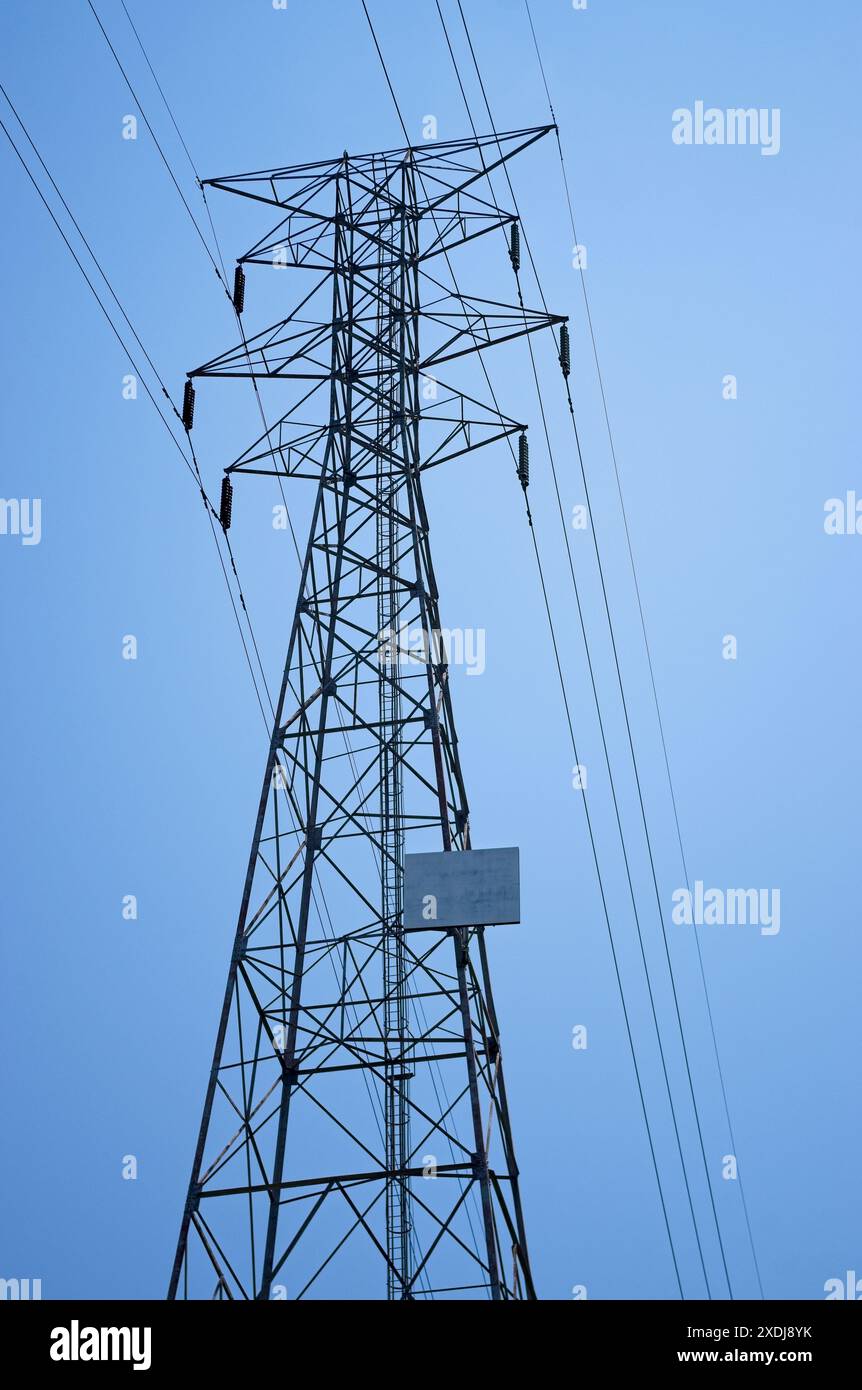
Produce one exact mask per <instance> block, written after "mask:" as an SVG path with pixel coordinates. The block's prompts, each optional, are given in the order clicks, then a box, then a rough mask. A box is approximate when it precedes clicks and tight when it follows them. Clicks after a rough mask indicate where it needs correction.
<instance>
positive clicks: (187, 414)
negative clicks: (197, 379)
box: [183, 378, 195, 430]
mask: <svg viewBox="0 0 862 1390" xmlns="http://www.w3.org/2000/svg"><path fill="white" fill-rule="evenodd" d="M194 422H195V388H194V386H193V385H192V383H191V378H189V379H188V380H187V381H186V386H185V390H184V391H183V429H185V430H190V429H191V427H192V425H193V424H194Z"/></svg>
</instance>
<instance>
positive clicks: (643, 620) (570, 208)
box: [524, 0, 764, 1298]
mask: <svg viewBox="0 0 862 1390" xmlns="http://www.w3.org/2000/svg"><path fill="white" fill-rule="evenodd" d="M524 7H525V9H526V12H527V19H528V21H529V26H530V33H531V35H532V40H533V46H534V48H535V51H536V58H537V60H538V64H539V71H540V73H541V77H542V85H543V86H544V89H545V95H546V96H547V99H548V109H549V111H550V113H551V117H552V120H553V122H554V133H555V136H556V143H557V151H558V154H559V161H560V169H561V173H562V178H563V187H564V191H565V197H566V203H567V206H568V211H569V220H570V224H571V228H572V238H573V240H574V243H575V245H579V242H578V234H577V229H576V226H575V213H574V206H573V201H572V195H571V190H570V187H569V178H568V172H567V169H566V161H565V157H564V155H563V146H562V139H561V136H560V130H559V125H558V123H557V118H556V114H555V111H554V105H553V101H552V100H551V92H550V88H549V86H548V80H547V74H546V72H545V65H544V62H543V61H542V54H541V50H540V48H539V42H538V38H537V35H536V29H535V25H534V23H533V16H532V12H531V9H530V3H529V0H524ZM578 269H579V272H580V282H581V291H582V294H583V300H584V309H585V312H586V320H587V326H588V331H589V335H590V343H591V347H592V355H593V361H594V364H595V368H596V377H597V381H598V386H599V393H600V397H601V402H602V412H603V415H604V421H605V428H606V431H607V436H608V444H609V446H610V454H611V459H612V462H613V469H614V478H615V481H616V487H617V494H618V496H619V501H620V511H621V513H622V518H623V528H624V532H625V538H626V548H627V550H628V557H629V564H630V567H631V572H632V579H633V581H634V589H635V595H636V598H637V606H638V615H639V619H640V627H641V632H642V634H643V640H644V649H645V651H646V657H647V665H648V669H649V677H650V685H651V688H652V696H653V704H654V706H655V712H656V719H657V722H658V729H659V735H660V740H661V747H662V756H663V760H664V767H665V773H666V775H667V782H668V788H669V791H670V798H671V805H672V808H673V818H674V825H675V829H676V838H677V842H678V844H679V851H680V859H681V861H682V867H683V873H684V876H685V881H686V885H687V886H688V888H689V890H690V888H691V880H690V876H689V871H688V863H687V859H686V854H685V848H684V845H683V838H682V829H681V825H680V819H679V810H678V804H677V798H676V791H675V788H674V783H673V776H672V774H671V768H670V756H669V753H668V747H667V740H666V737H665V730H664V721H663V719H662V715H661V707H660V702H659V698H658V687H657V684H656V678H655V668H654V665H653V660H652V651H651V648H650V642H649V637H648V635H647V627H646V617H645V614H644V608H643V602H642V598H641V591H640V584H639V582H638V577H637V567H636V565H635V558H634V547H633V545H632V539H631V531H630V528H629V521H628V512H627V509H626V505H625V499H624V496H623V489H622V479H621V475H620V470H619V464H618V460H617V452H616V445H615V442H614V435H613V430H612V428H611V420H610V412H609V409H608V402H607V394H606V391H605V384H604V376H603V373H602V369H601V364H600V360H599V352H598V344H597V341H596V334H595V329H594V325H593V316H592V312H591V309H590V301H589V295H588V292H587V281H586V275H585V274H584V267H583V264H582V263H580V261H579V265H578ZM695 945H696V947H697V958H698V964H699V968H700V977H701V981H702V984H703V991H704V998H705V1001H706V1009H707V1016H708V1019H709V1027H710V1033H711V1037H712V1045H713V1053H714V1056H715V1062H716V1068H717V1070H718V1075H719V1081H720V1085H721V1093H722V1100H723V1106H724V1113H725V1118H726V1120H727V1128H728V1134H729V1135H730V1142H731V1145H732V1146H733V1150H734V1152H736V1139H735V1137H734V1132H733V1123H732V1121H731V1116H730V1104H729V1100H728V1096H727V1088H726V1084H725V1079H724V1071H723V1068H722V1065H721V1056H720V1052H719V1047H718V1038H717V1033H716V1028H715V1021H714V1016H713V1012H712V1004H711V1001H710V996H709V989H708V986H707V982H706V970H705V966H704V962H703V952H702V950H701V945H700V938H699V937H698V936H697V933H695ZM710 1192H711V1187H710ZM739 1195H740V1199H741V1202H742V1208H743V1214H744V1218H745V1224H746V1230H747V1233H748V1241H749V1245H750V1248H751V1255H752V1260H753V1263H754V1268H755V1273H756V1276H757V1284H758V1288H759V1290H760V1297H761V1298H763V1297H764V1292H763V1282H762V1279H761V1274H760V1265H759V1262H758V1259H757V1251H756V1248H755V1244H754V1235H753V1232H752V1227H751V1220H750V1216H749V1211H748V1203H747V1201H746V1197H745V1189H744V1186H743V1182H742V1177H741V1175H740V1176H739Z"/></svg>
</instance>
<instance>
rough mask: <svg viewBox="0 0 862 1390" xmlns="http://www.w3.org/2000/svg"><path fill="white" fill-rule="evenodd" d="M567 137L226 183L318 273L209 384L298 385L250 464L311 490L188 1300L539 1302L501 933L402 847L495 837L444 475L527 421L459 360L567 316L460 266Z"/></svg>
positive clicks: (348, 162) (411, 154)
mask: <svg viewBox="0 0 862 1390" xmlns="http://www.w3.org/2000/svg"><path fill="white" fill-rule="evenodd" d="M550 128H551V127H539V128H536V129H531V130H523V131H517V132H514V133H510V134H506V135H500V136H496V135H495V136H491V137H485V138H479V139H472V140H462V141H454V142H450V143H446V144H443V143H439V144H433V145H425V146H420V147H416V148H410V149H403V150H394V151H387V152H384V153H378V154H372V155H365V156H360V157H353V156H348V155H347V154H345V155H344V156H343V157H342V158H340V159H336V160H331V161H327V162H324V163H317V164H306V165H302V166H299V167H294V168H289V169H278V170H270V171H265V172H258V173H252V174H247V175H243V176H238V177H231V178H220V179H213V180H209V181H208V183H209V184H210V186H213V187H216V188H220V189H225V190H227V191H229V192H232V193H236V194H239V195H241V196H243V197H245V198H248V199H252V200H257V201H259V202H261V203H263V204H267V205H272V206H274V207H276V208H278V209H279V217H280V220H279V222H278V225H277V226H276V227H275V229H274V230H273V231H271V232H269V233H268V234H267V235H266V236H265V237H264V238H263V239H262V240H261V241H260V242H258V243H257V244H256V245H255V246H254V247H252V249H251V250H250V251H249V252H248V253H247V254H246V255H245V256H243V257H242V258H241V261H240V265H248V264H252V263H260V264H266V265H273V264H275V265H279V266H285V265H286V266H294V267H297V268H302V269H304V270H306V271H311V272H314V273H315V276H314V287H313V288H312V290H311V291H310V292H309V293H308V294H307V295H306V296H305V298H304V299H303V301H302V303H301V305H300V306H299V308H298V309H297V310H295V311H294V313H292V314H291V315H290V316H289V317H288V318H286V319H284V320H282V321H280V322H278V323H276V324H275V325H274V326H272V327H270V328H268V329H266V330H265V331H264V332H261V333H257V334H255V335H254V336H251V337H249V338H246V339H243V341H242V342H240V343H239V344H238V345H237V346H236V347H235V348H234V349H233V350H231V351H229V352H226V353H225V354H224V355H223V356H221V357H218V358H216V359H214V360H213V361H211V362H208V363H207V364H206V365H205V366H203V367H200V368H199V369H198V370H197V371H195V372H193V373H191V374H190V379H192V378H193V379H195V380H197V379H199V378H204V377H254V378H268V379H271V380H275V381H278V382H279V383H282V384H283V390H284V392H285V394H286V395H287V397H288V404H289V408H288V409H287V410H286V411H285V413H284V414H283V415H282V416H281V418H280V419H279V420H278V422H277V423H276V424H275V425H273V426H272V427H271V428H269V429H267V430H266V432H265V433H264V434H263V435H262V436H261V437H260V438H259V439H257V441H256V442H255V443H254V444H253V445H252V446H251V447H249V448H248V449H247V450H246V451H245V452H244V453H243V454H242V456H241V457H240V458H238V459H237V460H236V462H235V463H233V464H232V465H231V467H230V468H229V469H228V470H227V472H228V475H229V477H230V478H231V479H232V480H234V481H235V480H236V479H237V477H238V476H239V475H240V474H276V475H278V476H279V477H280V478H281V479H284V480H287V479H292V478H304V479H306V480H309V481H310V483H311V484H313V491H314V502H313V507H312V513H311V526H310V534H309V537H308V543H307V548H306V550H305V553H304V557H303V559H302V575H301V585H300V593H299V597H298V601H297V604H296V610H295V614H294V618H293V623H292V627H291V631H290V639H289V645H288V652H287V659H286V663H285V667H284V675H283V680H282V683H281V688H280V692H279V695H278V700H277V706H276V716H275V721H274V726H273V731H272V740H271V746H270V751H269V757H268V760H267V764H266V769H265V774H264V779H263V787H262V791H261V796H260V803H259V807H258V812H257V820H256V823H255V828H254V836H253V841H252V847H251V854H250V859H249V864H248V871H247V875H246V879H245V886H244V889H243V894H242V903H241V907H240V912H239V920H238V923H237V930H236V938H235V946H234V950H233V954H232V957H231V962H230V969H229V974H228V981H227V988H226V991H225V997H224V1005H223V1008H222V1013H221V1019H220V1023H219V1028H218V1036H217V1040H216V1046H215V1055H214V1058H213V1064H212V1071H211V1074H210V1079H209V1085H208V1087H207V1092H206V1098H205V1102H204V1110H203V1118H202V1122H201V1127H200V1135H199V1140H198V1144H197V1148H196V1152H195V1157H194V1165H193V1170H192V1177H191V1182H190V1186H189V1192H188V1200H187V1203H186V1207H185V1211H184V1214H183V1219H182V1226H181V1232H180V1238H179V1243H178V1247H177V1253H176V1259H175V1263H174V1268H173V1273H172V1278H171V1283H170V1293H169V1297H171V1298H182V1297H206V1298H209V1297H225V1298H240V1299H242V1298H247V1299H253V1298H261V1299H269V1298H278V1297H287V1298H303V1297H305V1298H307V1297H332V1296H335V1297H380V1296H384V1295H385V1296H387V1297H389V1298H391V1299H411V1298H426V1297H455V1298H470V1297H490V1298H495V1299H510V1298H523V1297H527V1298H531V1297H534V1296H535V1295H534V1290H533V1282H532V1278H531V1274H530V1266H529V1260H528V1255H527V1243H526V1237H525V1233H524V1222H523V1215H522V1210H521V1202H520V1197H519V1190H518V1169H517V1165H516V1162H515V1153H514V1148H513V1143H512V1134H511V1129H510V1124H509V1115H508V1109H507V1103H506V1091H505V1085H504V1077H503V1068H502V1060H501V1048H500V1033H499V1028H498V1023H497V1017H496V1014H495V1009H494V1001H493V996H492V992H491V982H490V976H489V971H488V959H487V954H486V944H485V939H484V929H483V928H481V927H480V928H475V927H474V928H458V929H454V930H442V929H439V928H436V927H434V926H433V923H429V927H428V929H427V930H408V929H405V927H404V926H403V923H402V917H401V899H402V873H403V856H404V852H405V844H406V845H407V847H408V849H410V848H412V847H416V848H417V849H434V850H439V849H441V848H442V849H443V850H445V851H451V852H453V853H457V852H459V851H463V850H466V849H469V848H470V844H471V840H470V814H469V807H468V801H467V793H466V789H465V786H464V781H463V777H462V773H461V765H460V761H459V755H458V741H457V737H456V733H455V724H454V719H453V713H452V703H451V698H450V688H449V683H448V678H447V677H448V665H447V654H446V651H445V649H444V648H443V647H442V646H441V642H440V640H439V636H438V634H440V633H441V630H442V629H441V623H440V613H439V608H438V591H437V584H436V581H435V577H434V570H433V566H432V561H431V551H430V546H429V528H428V517H427V515H426V509H425V503H424V500H423V490H422V484H423V474H424V473H425V472H426V471H427V470H428V469H431V468H434V467H438V466H439V465H441V464H443V463H445V462H447V461H450V460H452V459H456V458H459V457H460V456H462V455H464V454H466V453H467V452H469V451H472V450H475V449H479V448H482V447H484V446H486V445H490V444H493V443H494V442H496V441H500V440H504V439H506V438H507V437H509V436H516V435H517V436H521V435H522V434H523V430H524V426H523V425H521V424H519V423H518V422H516V421H514V420H511V419H508V418H506V417H505V416H503V415H501V414H500V412H499V410H497V409H496V408H493V409H492V408H491V407H489V406H487V405H482V404H480V403H479V402H478V401H476V400H474V399H471V398H470V397H468V396H466V395H464V394H462V393H461V392H459V391H457V390H455V389H453V388H451V387H448V386H445V385H444V384H443V383H442V381H440V379H439V377H438V375H437V374H438V371H439V369H440V368H442V367H444V364H448V363H450V362H452V361H454V360H455V359H458V358H460V357H463V356H465V355H466V354H475V353H479V352H482V351H484V350H485V349H488V348H490V347H492V346H493V345H495V344H496V343H498V342H501V341H504V340H506V339H509V338H514V337H517V336H520V335H523V334H526V333H531V332H534V331H536V330H539V329H544V328H548V327H550V326H552V325H554V324H560V323H562V322H563V320H562V319H561V318H557V317H556V316H553V315H549V314H547V313H540V312H533V311H529V310H524V309H523V308H521V307H517V308H516V307H510V306H507V305H502V304H499V303H496V302H491V301H486V300H480V299H475V298H472V297H468V296H465V295H462V294H461V293H460V292H459V291H458V290H457V288H453V289H449V288H447V287H446V286H445V285H443V284H442V283H441V280H440V278H439V277H438V276H437V275H435V273H434V265H433V262H434V260H435V258H442V261H438V264H441V265H442V264H444V263H447V264H448V261H449V256H450V254H451V253H452V252H454V251H455V250H456V249H457V248H458V247H459V246H460V245H461V244H463V243H464V242H467V241H470V240H472V239H473V238H475V237H479V236H482V235H483V234H486V233H488V232H491V231H493V230H495V229H499V228H501V227H503V228H507V227H508V226H509V225H510V224H514V221H515V219H514V215H513V214H511V213H508V212H502V211H501V210H500V209H499V207H498V206H497V205H496V203H495V202H488V201H486V200H484V199H483V198H482V197H480V196H479V186H480V181H481V180H483V179H485V178H486V176H487V174H488V173H489V172H490V171H492V170H493V169H494V168H495V167H497V166H498V165H500V164H502V163H503V162H505V161H506V160H508V159H510V158H512V157H513V156H514V155H515V154H517V153H519V152H520V151H521V150H523V149H525V148H526V147H527V146H529V145H531V144H532V143H533V142H534V141H536V140H538V139H539V138H540V137H541V136H542V135H544V134H545V133H546V131H547V130H548V129H550ZM453 285H456V282H454V280H453ZM240 302H241V296H240ZM280 389H282V387H280ZM416 632H420V633H421V634H423V636H422V640H421V642H420V643H419V644H418V650H417V647H416V644H415V643H413V642H411V647H410V650H409V651H407V650H405V641H404V638H405V634H406V633H410V634H415V633H416ZM384 1274H385V1278H384Z"/></svg>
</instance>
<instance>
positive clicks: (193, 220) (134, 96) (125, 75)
mask: <svg viewBox="0 0 862 1390" xmlns="http://www.w3.org/2000/svg"><path fill="white" fill-rule="evenodd" d="M87 4H88V5H89V7H90V9H91V10H92V12H93V18H94V19H95V21H96V23H97V24H98V26H99V28H100V29H101V31H102V36H103V37H104V40H105V43H106V44H107V45H108V48H109V49H110V50H111V53H112V54H113V58H114V62H115V63H116V65H117V67H118V68H119V70H120V72H121V73H122V75H123V80H124V81H125V84H126V86H127V87H128V89H129V92H130V94H131V97H132V100H133V101H134V103H135V105H136V106H137V108H138V110H139V111H140V113H141V119H142V120H143V122H144V125H145V126H146V127H147V130H148V131H149V132H150V135H151V136H152V139H153V143H154V144H155V147H156V149H157V150H158V152H159V156H160V158H161V161H162V163H163V164H164V166H165V168H166V169H167V171H168V174H169V175H170V179H171V182H172V183H173V185H174V188H175V189H176V190H177V193H178V194H179V196H180V199H181V200H182V204H183V207H184V208H185V210H186V212H187V213H188V215H189V218H190V220H191V224H192V226H193V227H194V229H195V232H196V233H197V235H198V237H199V239H200V243H201V245H202V246H203V248H204V251H205V252H206V254H207V257H208V259H209V261H210V263H211V265H212V268H213V270H214V271H215V273H216V275H217V276H218V279H219V281H220V282H221V286H222V288H223V290H224V292H225V294H226V295H228V296H230V291H229V289H228V287H227V285H226V284H225V281H224V278H223V276H222V273H221V271H220V270H219V267H218V265H217V263H216V260H215V257H214V256H213V253H212V251H211V250H210V248H209V246H208V244H207V240H206V237H205V236H204V234H203V232H202V231H201V229H200V227H199V226H198V221H197V218H196V217H195V215H194V213H193V212H192V210H191V208H190V207H189V204H188V202H187V201H186V197H185V194H184V193H183V190H182V189H181V188H180V185H179V184H178V182H177V180H176V178H175V176H174V171H173V169H172V168H171V166H170V163H169V161H168V158H167V156H166V154H165V152H164V150H163V149H162V147H161V145H160V144H159V140H158V137H157V135H156V133H155V131H154V130H153V128H152V126H151V125H150V122H149V120H148V119H147V113H146V111H145V110H144V108H143V106H142V105H141V101H140V98H139V97H138V95H137V93H136V91H135V89H134V87H133V86H132V84H131V82H130V80H129V76H128V73H127V72H126V69H125V68H124V67H123V65H122V63H121V62H120V59H119V57H118V55H117V50H116V49H115V48H114V45H113V44H112V43H111V40H110V38H109V37H108V33H107V30H106V29H105V26H104V24H103V23H102V21H101V19H100V18H99V16H98V13H97V11H96V7H95V6H94V4H93V0H87ZM123 8H124V9H125V6H123ZM126 13H127V14H128V11H126ZM129 22H130V23H131V20H130V21H129ZM132 28H134V25H132ZM138 42H139V43H140V39H139V40H138ZM166 104H167V103H166Z"/></svg>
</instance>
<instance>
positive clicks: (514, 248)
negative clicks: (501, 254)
mask: <svg viewBox="0 0 862 1390" xmlns="http://www.w3.org/2000/svg"><path fill="white" fill-rule="evenodd" d="M509 260H510V261H511V262H512V269H513V270H514V272H515V274H516V275H517V273H518V271H519V270H520V269H521V229H520V227H519V226H518V224H517V222H513V223H512V225H511V227H510V228H509Z"/></svg>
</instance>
